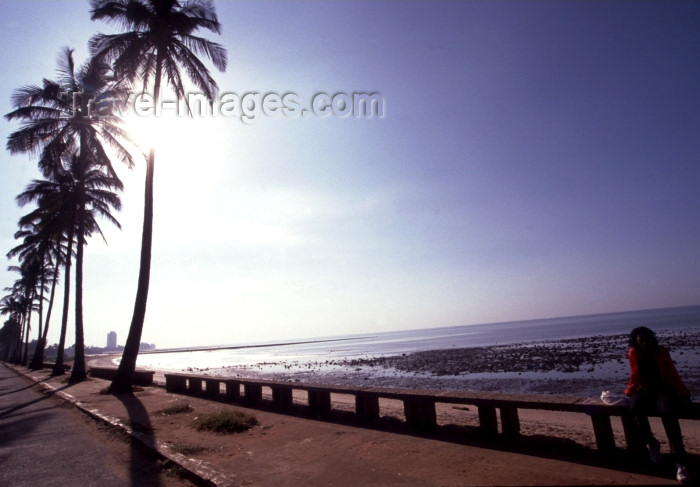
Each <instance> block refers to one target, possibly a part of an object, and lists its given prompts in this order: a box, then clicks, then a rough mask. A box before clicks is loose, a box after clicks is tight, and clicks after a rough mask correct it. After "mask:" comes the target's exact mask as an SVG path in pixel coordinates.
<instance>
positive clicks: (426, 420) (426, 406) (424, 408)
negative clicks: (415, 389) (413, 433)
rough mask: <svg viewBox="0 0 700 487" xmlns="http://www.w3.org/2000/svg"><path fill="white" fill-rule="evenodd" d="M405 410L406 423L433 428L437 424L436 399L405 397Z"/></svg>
mask: <svg viewBox="0 0 700 487" xmlns="http://www.w3.org/2000/svg"><path fill="white" fill-rule="evenodd" d="M403 412H404V415H405V416H406V423H407V424H408V425H409V426H410V427H412V428H415V429H432V428H435V427H436V426H437V415H436V413H435V401H433V400H430V399H423V398H422V399H404V400H403Z"/></svg>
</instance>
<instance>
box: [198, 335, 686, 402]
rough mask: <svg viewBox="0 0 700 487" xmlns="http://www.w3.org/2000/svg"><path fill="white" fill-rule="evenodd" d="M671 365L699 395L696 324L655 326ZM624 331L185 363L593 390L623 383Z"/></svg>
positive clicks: (460, 384) (367, 380)
mask: <svg viewBox="0 0 700 487" xmlns="http://www.w3.org/2000/svg"><path fill="white" fill-rule="evenodd" d="M659 340H660V342H661V343H662V344H663V345H665V346H667V347H668V348H669V349H670V350H671V354H672V357H673V358H674V360H675V362H676V364H677V367H678V370H679V372H680V374H681V376H682V377H683V380H684V381H685V383H686V385H687V386H688V387H689V389H690V390H691V391H692V392H693V399H694V400H695V401H698V400H700V328H697V329H690V330H683V331H661V332H659ZM627 350H628V347H627V336H626V335H614V336H595V337H587V338H575V339H568V340H558V341H551V342H535V343H526V344H511V345H498V346H485V347H471V348H451V349H446V350H432V351H424V352H416V353H410V354H401V355H395V356H380V357H366V358H353V359H346V360H325V361H316V362H298V361H284V362H281V361H270V362H261V363H253V364H246V365H242V366H230V367H221V368H197V367H188V368H187V370H188V371H193V372H198V373H208V374H212V375H224V376H232V377H259V378H267V379H275V380H289V381H301V382H315V383H327V384H337V385H352V386H359V385H366V384H371V385H372V386H374V387H407V388H417V389H421V388H423V389H452V390H454V389H458V390H473V391H498V392H512V393H536V394H571V395H577V396H588V397H600V394H601V393H602V391H612V392H615V393H622V391H623V390H624V388H625V387H626V385H627V379H628V375H629V365H628V363H627Z"/></svg>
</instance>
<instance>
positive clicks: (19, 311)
mask: <svg viewBox="0 0 700 487" xmlns="http://www.w3.org/2000/svg"><path fill="white" fill-rule="evenodd" d="M0 315H8V318H9V319H8V320H7V321H6V322H5V324H4V326H3V327H2V330H0V352H1V353H0V359H2V360H7V361H9V362H17V363H19V361H20V360H21V357H20V356H21V353H22V323H21V320H22V317H23V316H24V304H23V303H22V300H21V299H20V297H19V296H17V295H15V294H14V293H12V294H7V295H5V296H3V297H2V299H0Z"/></svg>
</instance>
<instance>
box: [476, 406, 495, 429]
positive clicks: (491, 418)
mask: <svg viewBox="0 0 700 487" xmlns="http://www.w3.org/2000/svg"><path fill="white" fill-rule="evenodd" d="M478 409H479V428H480V429H481V432H482V433H483V434H484V435H486V436H496V435H497V434H498V420H497V419H496V408H494V407H493V406H478Z"/></svg>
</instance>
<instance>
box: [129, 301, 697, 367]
mask: <svg viewBox="0 0 700 487" xmlns="http://www.w3.org/2000/svg"><path fill="white" fill-rule="evenodd" d="M640 325H644V326H647V327H649V328H651V329H653V330H655V331H662V330H679V329H688V328H700V306H689V307H682V308H667V309H657V310H643V311H630V312H622V313H608V314H597V315H587V316H573V317H565V318H550V319H539V320H528V321H514V322H508V323H490V324H482V325H466V326H455V327H448V328H430V329H423V330H408V331H397V332H386V333H376V334H371V333H369V334H367V333H365V334H362V335H345V336H334V337H319V338H317V339H311V340H308V341H307V340H304V341H303V342H295V343H282V344H272V343H258V344H249V345H241V346H231V347H224V346H222V347H221V348H217V349H207V350H195V351H192V350H188V351H178V352H161V353H149V354H146V353H142V354H141V355H139V358H138V365H139V366H145V367H154V368H160V369H170V370H181V369H185V368H188V367H193V368H218V367H228V366H234V367H235V366H250V365H255V364H261V363H268V362H277V363H279V362H284V361H296V362H318V361H325V360H331V359H336V360H337V359H342V358H356V357H373V356H380V355H396V354H402V353H410V352H416V351H424V350H441V349H448V348H463V347H474V346H485V345H508V344H513V343H526V342H539V341H553V340H562V339H566V338H583V337H592V336H597V335H617V334H621V333H629V331H630V330H632V328H634V327H636V326H640Z"/></svg>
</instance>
